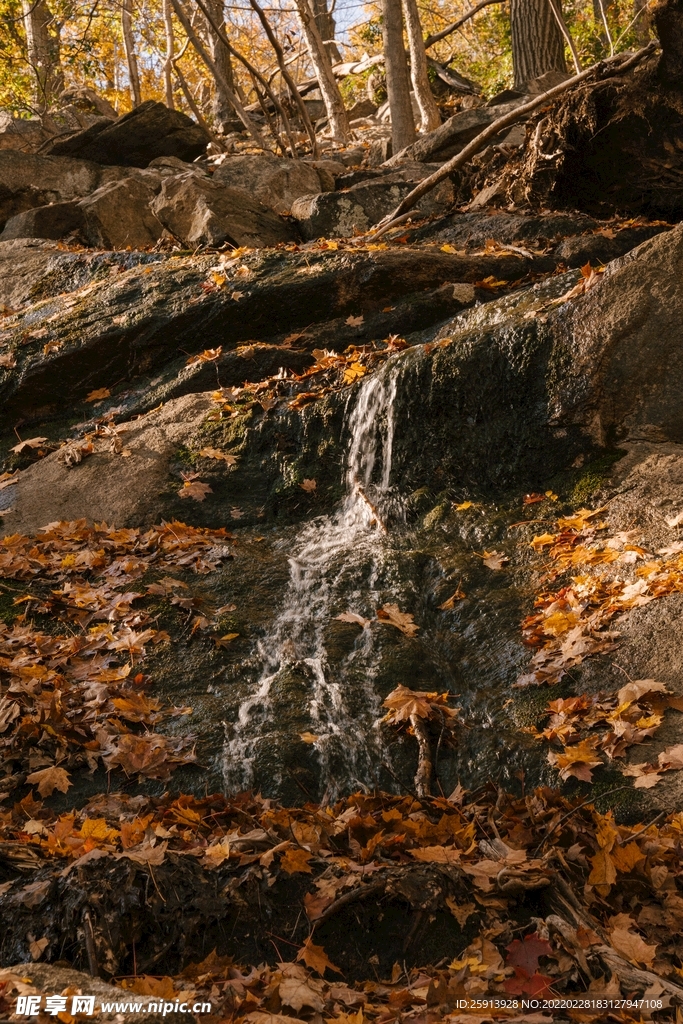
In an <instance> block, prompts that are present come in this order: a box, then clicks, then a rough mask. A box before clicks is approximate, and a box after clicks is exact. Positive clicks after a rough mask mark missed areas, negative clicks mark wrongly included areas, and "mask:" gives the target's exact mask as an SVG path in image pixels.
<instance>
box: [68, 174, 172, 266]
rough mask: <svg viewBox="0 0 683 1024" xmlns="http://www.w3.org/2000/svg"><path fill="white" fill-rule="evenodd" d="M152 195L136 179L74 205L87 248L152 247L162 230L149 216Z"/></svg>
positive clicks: (104, 188)
mask: <svg viewBox="0 0 683 1024" xmlns="http://www.w3.org/2000/svg"><path fill="white" fill-rule="evenodd" d="M153 199H154V193H153V192H152V190H151V189H150V188H148V187H147V186H146V185H145V184H144V183H143V182H141V181H137V180H136V179H135V178H124V179H123V181H113V182H110V183H109V184H108V185H103V186H102V188H98V189H97V190H96V191H95V192H93V193H92V195H90V196H88V197H87V198H86V199H82V200H81V201H80V202H79V203H78V204H77V205H78V208H79V209H80V211H81V213H82V216H83V220H84V224H83V233H84V235H85V238H86V239H87V241H88V243H89V244H90V245H93V246H96V247H97V248H100V249H129V248H130V249H140V248H145V247H146V246H150V245H154V243H155V242H157V241H158V240H159V238H160V237H161V235H162V232H163V226H162V224H161V223H160V222H159V220H158V219H157V217H156V216H155V214H154V213H153V212H152V210H151V208H150V204H151V202H152V200H153Z"/></svg>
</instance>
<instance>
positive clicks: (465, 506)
mask: <svg viewBox="0 0 683 1024" xmlns="http://www.w3.org/2000/svg"><path fill="white" fill-rule="evenodd" d="M453 507H454V508H455V511H456V512H465V511H466V510H467V509H468V508H474V502H473V501H461V502H460V504H459V505H454V506H453Z"/></svg>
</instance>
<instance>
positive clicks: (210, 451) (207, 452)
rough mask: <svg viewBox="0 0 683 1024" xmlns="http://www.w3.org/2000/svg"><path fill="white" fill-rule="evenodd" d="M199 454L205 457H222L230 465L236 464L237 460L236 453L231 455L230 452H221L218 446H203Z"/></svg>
mask: <svg viewBox="0 0 683 1024" xmlns="http://www.w3.org/2000/svg"><path fill="white" fill-rule="evenodd" d="M199 454H200V455H201V456H202V457H203V458H205V459H220V460H221V461H222V462H225V463H226V464H227V465H228V466H234V465H235V463H236V462H237V456H236V455H229V454H228V452H221V451H219V450H218V448H202V449H201V450H200V452H199Z"/></svg>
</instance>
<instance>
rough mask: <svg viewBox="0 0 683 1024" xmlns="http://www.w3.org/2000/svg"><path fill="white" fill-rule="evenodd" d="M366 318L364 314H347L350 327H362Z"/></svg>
mask: <svg viewBox="0 0 683 1024" xmlns="http://www.w3.org/2000/svg"><path fill="white" fill-rule="evenodd" d="M364 320H365V317H364V316H363V315H362V314H361V316H347V318H346V324H347V325H348V326H349V327H360V325H361V324H362V323H363V321H364Z"/></svg>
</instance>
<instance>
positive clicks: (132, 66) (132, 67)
mask: <svg viewBox="0 0 683 1024" xmlns="http://www.w3.org/2000/svg"><path fill="white" fill-rule="evenodd" d="M121 30H122V32H123V45H124V47H125V50H126V61H127V62H128V79H129V81H130V95H131V99H132V101H133V106H134V107H139V106H140V104H141V103H142V93H141V92H140V73H139V71H138V59H137V57H136V56H135V40H134V38H133V0H123V4H122V6H121Z"/></svg>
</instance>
